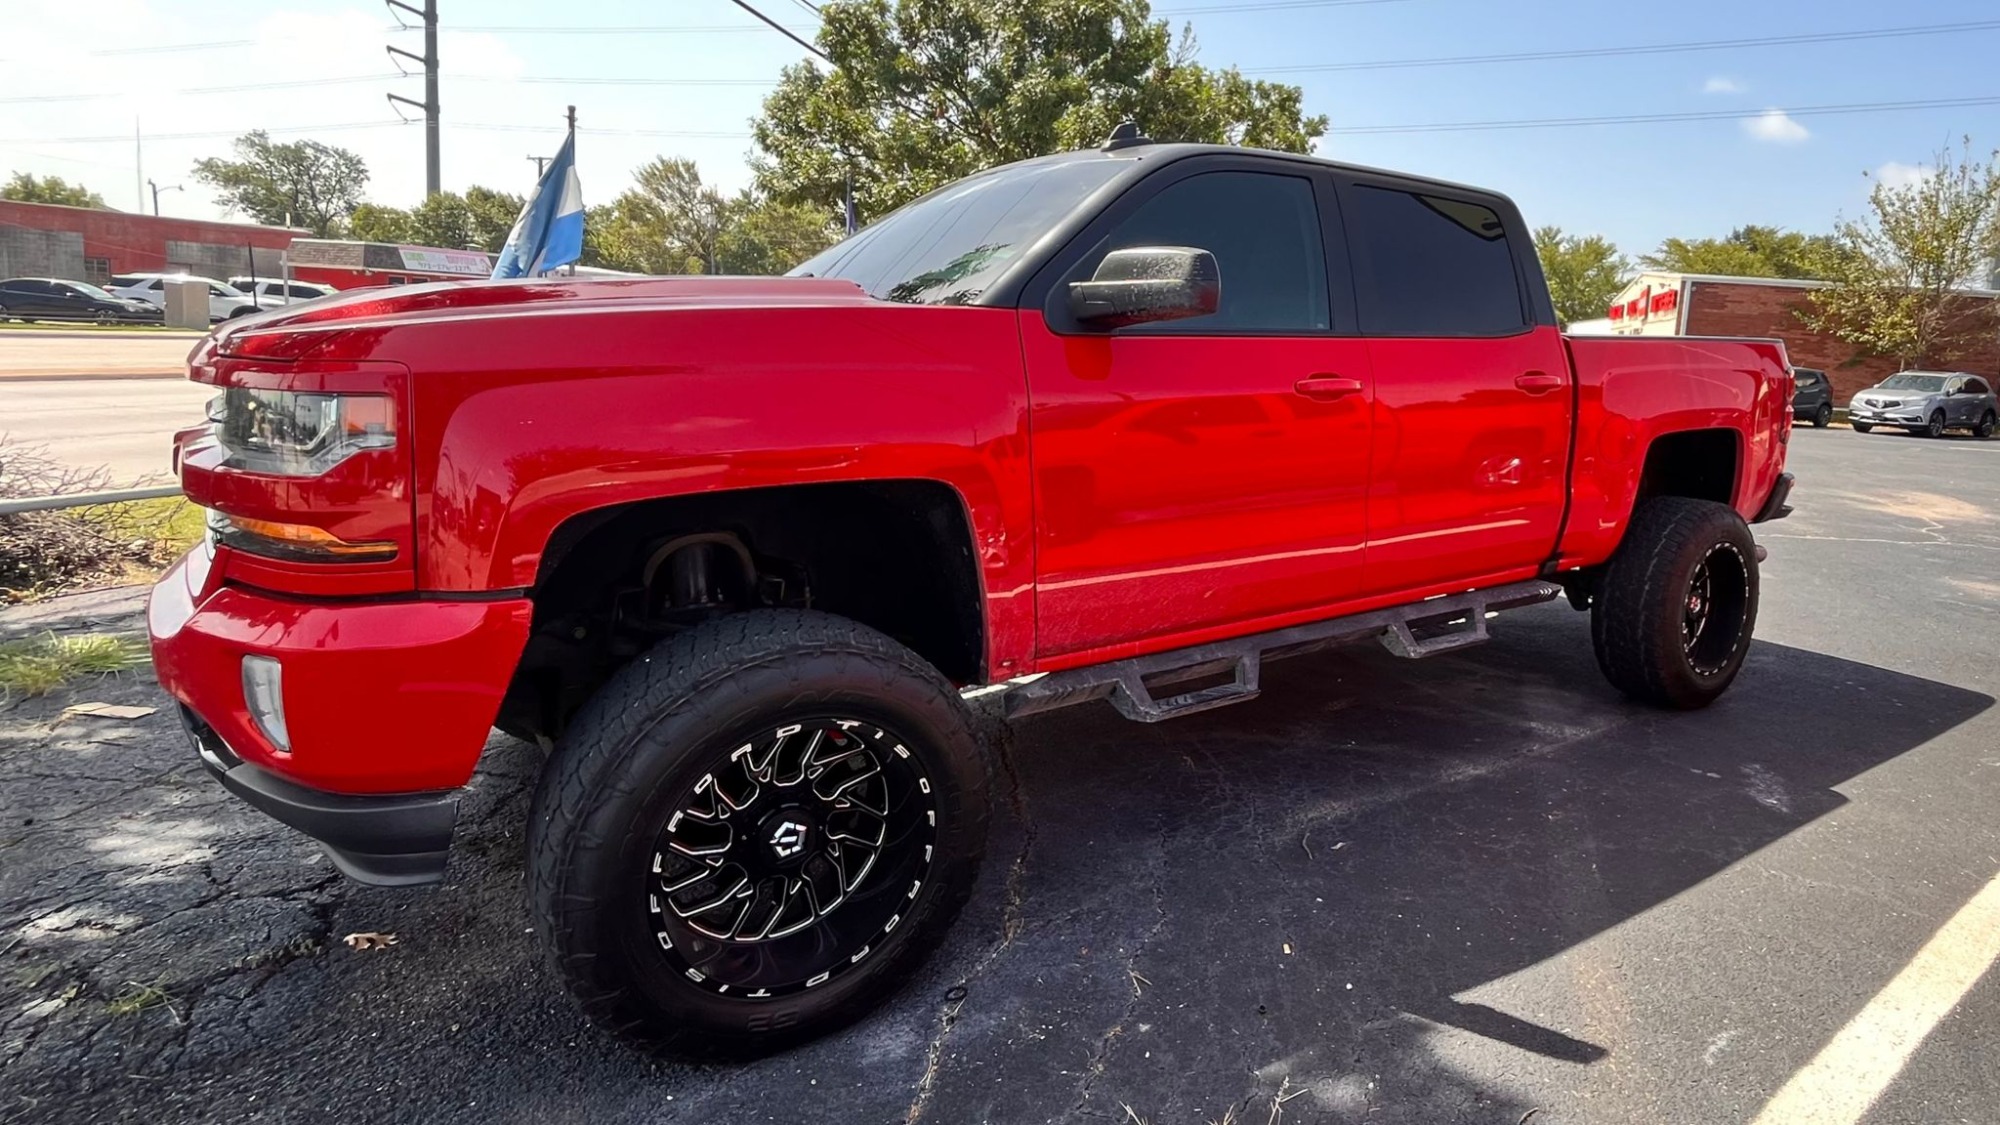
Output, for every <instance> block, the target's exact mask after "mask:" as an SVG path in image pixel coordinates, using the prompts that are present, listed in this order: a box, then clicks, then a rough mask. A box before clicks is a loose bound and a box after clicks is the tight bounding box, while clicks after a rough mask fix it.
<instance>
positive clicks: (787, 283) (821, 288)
mask: <svg viewBox="0 0 2000 1125" xmlns="http://www.w3.org/2000/svg"><path fill="white" fill-rule="evenodd" d="M873 301H874V298H873V297H870V296H869V295H868V294H867V293H866V292H864V291H863V290H862V288H861V287H860V286H859V285H856V284H855V283H854V282H851V281H843V280H840V279H837V278H819V277H699V276H696V277H634V278H613V279H606V280H581V279H574V278H564V277H549V278H523V279H518V280H510V281H443V282H436V283H433V284H429V285H407V286H400V287H396V288H376V289H361V290H355V291H352V292H348V293H341V294H339V295H336V296H332V297H323V298H320V299H318V300H315V301H312V302H310V303H309V304H306V305H304V306H298V305H294V306H290V307H286V306H280V307H278V308H275V309H270V310H267V311H265V312H263V313H261V314H256V315H251V316H246V317H243V318H241V319H239V320H237V321H234V322H232V323H230V324H229V325H228V326H227V327H225V328H222V329H219V330H218V331H217V332H216V335H215V337H214V341H213V343H214V349H215V350H216V351H217V352H219V353H221V354H223V355H253V354H254V355H259V356H265V357H269V358H281V357H282V356H284V355H285V354H287V353H289V352H290V351H291V350H292V349H291V348H290V347H289V346H286V345H283V344H280V343H279V341H278V339H276V338H279V337H295V336H307V337H318V336H323V335H325V334H327V333H336V332H344V331H348V330H351V329H364V328H370V327H374V326H377V325H383V324H407V323H411V322H417V321H427V320H454V319H464V318H478V317H494V316H513V315H521V314H529V313H541V312H552V311H557V310H559V309H560V310H581V309H609V308H616V309H618V310H620V311H633V310H639V309H669V308H683V307H689V306H707V307H718V306H721V307H732V308H763V307H781V306H828V305H865V304H870V303H873Z"/></svg>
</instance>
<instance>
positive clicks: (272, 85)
mask: <svg viewBox="0 0 2000 1125" xmlns="http://www.w3.org/2000/svg"><path fill="white" fill-rule="evenodd" d="M399 77H401V75H396V74H354V75H348V76H346V77H342V78H299V79H292V80H288V81H282V82H246V83H242V84H240V85H236V86H190V87H186V88H184V89H179V90H153V91H150V93H151V94H155V95H160V94H172V95H197V94H241V93H246V92H249V91H252V90H295V89H299V88H301V87H306V86H351V85H354V84H355V83H358V82H387V81H390V80H392V79H395V78H399ZM126 96H127V95H125V94H122V93H118V92H116V91H113V92H108V93H105V92H99V93H89V94H24V95H21V96H19V97H7V98H0V105H19V104H24V103H29V102H81V101H100V100H105V99H112V98H122V97H126Z"/></svg>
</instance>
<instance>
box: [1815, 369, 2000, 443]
mask: <svg viewBox="0 0 2000 1125" xmlns="http://www.w3.org/2000/svg"><path fill="white" fill-rule="evenodd" d="M1995 412H1996V405H1995V400H1994V395H1993V384H1991V383H1989V382H1987V381H1986V380H1985V379H1982V378H1980V377H1979V376H1977V375H1967V374H1966V373H1965V372H1963V371H1898V372H1897V373H1895V374H1894V375H1891V376H1889V377H1888V378H1887V379H1884V380H1882V381H1881V382H1879V383H1877V384H1875V385H1874V386H1872V387H1869V388H1868V389H1867V390H1865V391H1862V392H1861V393H1860V394H1858V395H1855V396H1854V401H1853V402H1850V403H1848V404H1847V420H1848V423H1849V424H1850V425H1852V426H1853V427H1854V432H1855V433H1857V434H1865V433H1867V432H1868V431H1869V430H1872V429H1874V428H1875V427H1877V426H1899V427H1901V428H1903V429H1905V430H1908V431H1910V432H1911V433H1913V434H1923V435H1925V436H1927V437H1943V436H1944V432H1945V431H1946V430H1947V429H1961V430H1971V431H1972V434H1973V436H1974V437H1981V438H1990V437H1992V436H1993V430H1994V424H1995V422H1996V420H2000V419H1996V413H1995Z"/></svg>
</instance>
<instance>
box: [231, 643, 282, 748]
mask: <svg viewBox="0 0 2000 1125" xmlns="http://www.w3.org/2000/svg"><path fill="white" fill-rule="evenodd" d="M243 702H244V704H245V705H246V706H248V707H249V708H250V717H251V718H252V719H254V720H255V721H256V723H257V729H258V730H260V731H263V732H264V737H265V738H268V739H270V740H271V745H273V746H275V747H277V748H278V749H279V750H281V751H283V752H284V753H287V754H289V753H291V752H292V736H291V732H289V731H287V730H286V729H285V689H284V674H283V671H282V670H281V669H280V667H279V665H278V662H277V661H275V660H273V659H271V658H270V657H268V656H246V657H244V658H243Z"/></svg>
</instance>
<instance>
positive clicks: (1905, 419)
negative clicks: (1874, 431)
mask: <svg viewBox="0 0 2000 1125" xmlns="http://www.w3.org/2000/svg"><path fill="white" fill-rule="evenodd" d="M1847 420H1848V422H1849V423H1854V422H1861V423H1864V424H1866V425H1871V426H1921V425H1923V424H1924V423H1925V422H1926V421H1927V420H1928V416H1927V415H1925V414H1923V413H1922V412H1921V411H1917V410H1903V409H1900V408H1897V407H1882V408H1878V407H1872V406H1850V407H1848V408H1847Z"/></svg>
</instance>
